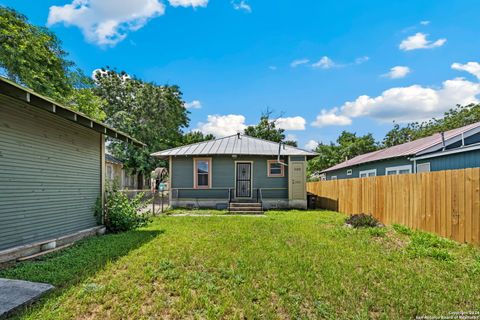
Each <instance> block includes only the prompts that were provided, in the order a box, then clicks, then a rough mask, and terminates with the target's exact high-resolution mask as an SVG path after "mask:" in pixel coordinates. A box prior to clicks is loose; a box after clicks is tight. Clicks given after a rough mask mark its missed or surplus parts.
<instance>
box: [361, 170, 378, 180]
mask: <svg viewBox="0 0 480 320" xmlns="http://www.w3.org/2000/svg"><path fill="white" fill-rule="evenodd" d="M376 175H377V169H371V170H363V171H360V174H359V177H360V178H368V177H375V176H376Z"/></svg>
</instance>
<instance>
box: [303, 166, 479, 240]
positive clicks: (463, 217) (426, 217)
mask: <svg viewBox="0 0 480 320" xmlns="http://www.w3.org/2000/svg"><path fill="white" fill-rule="evenodd" d="M307 191H308V192H310V193H313V194H315V195H317V196H318V199H317V207H320V208H323V209H329V210H335V211H339V212H343V213H346V214H355V213H368V214H371V215H373V216H375V217H376V218H377V219H379V220H380V221H382V222H383V223H384V224H393V223H399V224H403V225H406V226H408V227H410V228H413V229H421V230H424V231H428V232H433V233H436V234H439V235H441V236H443V237H447V238H450V239H453V240H456V241H458V242H467V243H472V244H476V245H479V244H480V168H470V169H462V170H449V171H437V172H430V173H420V174H402V175H392V176H381V177H370V178H358V179H345V180H332V181H319V182H309V183H307Z"/></svg>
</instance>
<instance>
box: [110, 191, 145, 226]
mask: <svg viewBox="0 0 480 320" xmlns="http://www.w3.org/2000/svg"><path fill="white" fill-rule="evenodd" d="M143 196H144V195H143V193H140V194H138V195H136V196H135V197H134V198H132V199H129V198H128V196H127V195H126V194H125V193H124V192H122V191H119V190H116V188H112V189H111V190H109V191H108V192H107V197H106V204H105V210H106V215H105V226H106V227H107V229H108V231H110V232H114V233H116V232H123V231H128V230H133V229H137V228H140V227H143V226H145V225H147V224H148V223H149V222H150V220H149V219H148V216H147V215H146V214H141V213H140V210H141V209H143V208H144V207H145V204H144V203H143V202H142V198H143Z"/></svg>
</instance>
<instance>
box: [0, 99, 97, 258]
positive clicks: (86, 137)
mask: <svg viewBox="0 0 480 320" xmlns="http://www.w3.org/2000/svg"><path fill="white" fill-rule="evenodd" d="M100 136H101V135H100V133H97V132H94V131H92V130H89V129H87V128H83V127H81V126H79V125H76V124H74V123H71V122H70V121H68V120H65V119H62V118H59V117H57V116H55V115H53V114H49V113H47V112H45V111H42V110H38V109H35V108H33V107H30V106H28V105H26V104H23V103H20V102H16V101H15V100H13V99H9V98H6V97H5V96H0V250H2V249H5V248H9V247H13V246H17V245H22V244H28V243H31V242H35V241H39V240H48V239H51V238H55V237H58V236H61V235H65V234H68V233H72V232H75V231H79V230H82V229H86V228H89V227H92V226H95V225H96V221H95V218H94V215H93V206H94V204H95V201H96V199H97V197H99V196H100V188H101V184H100V182H101V163H100V159H101V150H100Z"/></svg>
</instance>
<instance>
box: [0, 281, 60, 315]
mask: <svg viewBox="0 0 480 320" xmlns="http://www.w3.org/2000/svg"><path fill="white" fill-rule="evenodd" d="M53 288H54V286H52V285H50V284H47V283H37V282H29V281H23V280H11V279H0V317H1V316H3V315H6V314H7V313H10V312H12V311H14V310H15V309H17V308H19V307H21V306H23V305H26V304H29V303H32V302H34V301H35V300H37V299H38V298H39V297H40V296H41V295H43V294H45V293H46V292H48V291H50V290H52V289H53Z"/></svg>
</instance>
